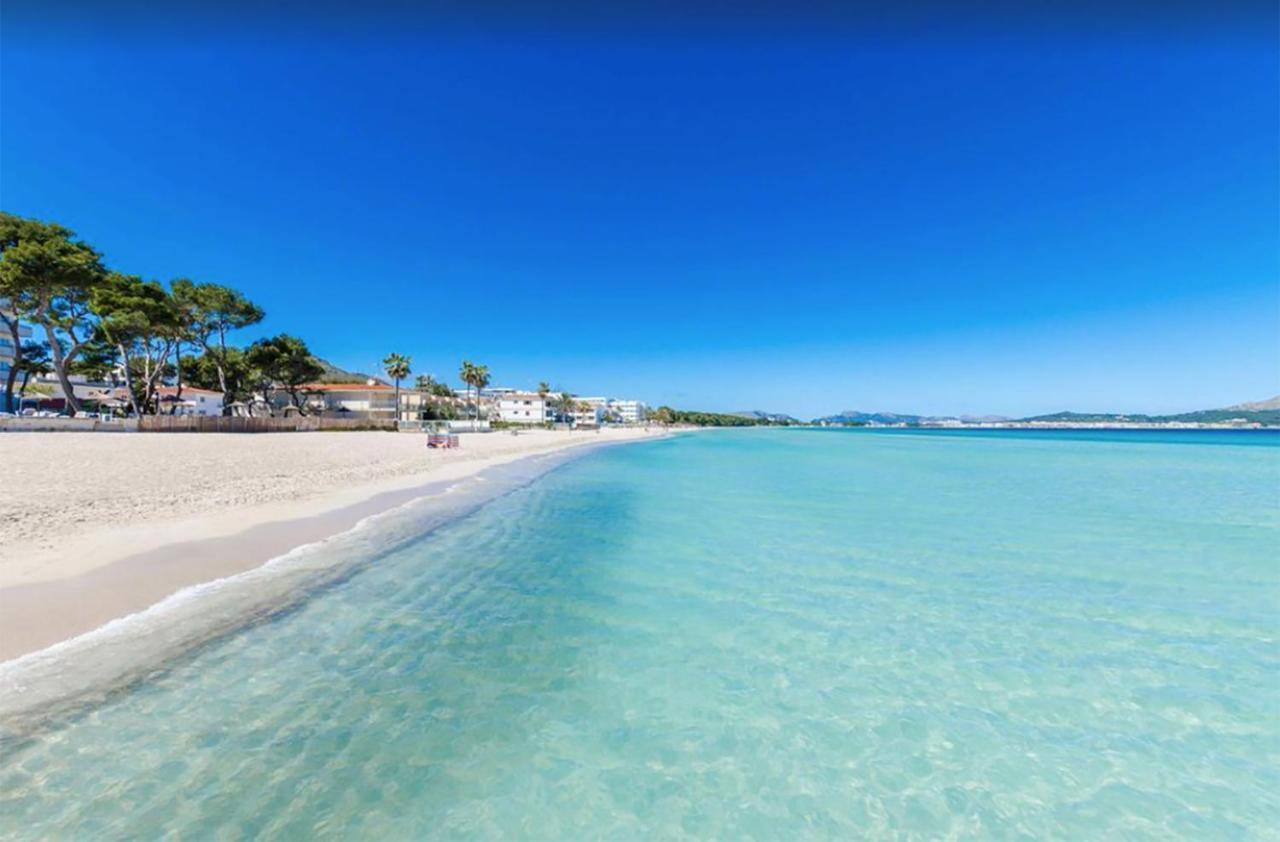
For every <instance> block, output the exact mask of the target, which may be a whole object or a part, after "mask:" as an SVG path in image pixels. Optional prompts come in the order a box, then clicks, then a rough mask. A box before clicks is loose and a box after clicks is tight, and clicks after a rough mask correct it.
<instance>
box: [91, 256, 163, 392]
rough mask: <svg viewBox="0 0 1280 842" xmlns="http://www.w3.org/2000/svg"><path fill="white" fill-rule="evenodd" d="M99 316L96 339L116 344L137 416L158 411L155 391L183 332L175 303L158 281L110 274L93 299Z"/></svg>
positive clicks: (93, 304)
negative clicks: (99, 338) (97, 337)
mask: <svg viewBox="0 0 1280 842" xmlns="http://www.w3.org/2000/svg"><path fill="white" fill-rule="evenodd" d="M90 304H91V307H92V311H93V313H94V314H95V315H97V316H98V323H97V327H96V335H97V336H99V337H101V338H102V339H103V340H105V341H106V342H108V343H110V344H111V345H113V346H114V347H115V349H116V351H117V352H118V353H119V355H120V359H121V360H122V361H123V362H124V382H125V387H126V388H127V389H128V391H129V402H130V404H131V405H132V406H133V411H134V412H135V413H136V414H138V415H141V414H143V413H144V412H158V411H159V401H158V398H157V389H158V388H159V386H160V385H161V380H162V378H163V377H164V375H165V373H166V370H167V361H168V359H169V356H170V354H172V353H173V351H174V348H175V346H176V345H177V342H178V336H179V335H180V333H181V323H180V315H179V313H178V310H177V308H176V306H175V303H174V300H173V298H172V297H171V296H170V295H169V293H168V292H167V291H166V290H165V288H164V287H163V286H161V285H160V284H159V283H158V282H156V281H144V280H143V279H142V278H139V277H138V276H137V275H122V274H120V273H119V272H112V273H110V274H109V275H108V276H107V278H106V280H105V281H104V282H103V283H101V284H99V285H97V286H95V287H94V288H93V291H92V293H91V295H90Z"/></svg>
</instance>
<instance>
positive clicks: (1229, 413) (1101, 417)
mask: <svg viewBox="0 0 1280 842" xmlns="http://www.w3.org/2000/svg"><path fill="white" fill-rule="evenodd" d="M1019 420H1022V421H1050V422H1059V423H1061V422H1067V423H1095V424H1096V423H1106V422H1129V423H1136V424H1161V423H1168V422H1171V421H1176V422H1180V423H1184V424H1220V423H1222V422H1224V421H1248V422H1250V423H1255V424H1266V425H1269V426H1275V425H1280V398H1272V399H1271V400H1268V401H1259V402H1257V403H1253V404H1247V403H1242V404H1237V405H1235V406H1229V407H1226V408H1224V409H1201V410H1198V411H1196V412H1179V413H1177V414H1174V415H1144V414H1141V413H1133V414H1124V413H1118V412H1055V413H1053V414H1051V415H1033V416H1032V417H1030V418H1022V419H1019Z"/></svg>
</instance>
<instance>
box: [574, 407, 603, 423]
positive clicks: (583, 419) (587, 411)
mask: <svg viewBox="0 0 1280 842" xmlns="http://www.w3.org/2000/svg"><path fill="white" fill-rule="evenodd" d="M571 417H572V419H573V426H575V427H599V426H600V425H601V424H603V423H604V420H605V408H604V406H592V405H591V404H589V403H580V404H579V405H578V408H577V409H575V410H574V411H573V413H572V415H571Z"/></svg>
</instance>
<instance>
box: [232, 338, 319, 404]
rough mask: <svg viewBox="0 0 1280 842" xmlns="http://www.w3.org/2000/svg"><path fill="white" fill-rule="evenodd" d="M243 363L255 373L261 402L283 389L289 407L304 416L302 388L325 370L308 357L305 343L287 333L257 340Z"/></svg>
mask: <svg viewBox="0 0 1280 842" xmlns="http://www.w3.org/2000/svg"><path fill="white" fill-rule="evenodd" d="M245 361H246V362H248V364H249V365H250V366H251V367H252V368H253V369H254V370H255V372H256V373H257V377H256V379H257V381H258V385H259V387H260V388H261V389H262V391H263V398H265V399H266V400H268V401H269V400H270V396H271V392H272V390H274V389H277V388H279V389H283V390H284V391H285V392H286V393H288V395H289V402H290V404H292V405H293V406H294V407H296V408H297V409H298V411H299V412H301V413H302V414H303V415H305V414H306V413H307V408H306V398H305V393H306V389H305V388H304V387H305V386H306V385H307V384H308V383H314V382H315V381H316V380H318V379H319V378H320V375H322V374H324V366H322V365H321V364H320V362H319V360H317V359H316V358H315V357H313V356H312V355H311V351H310V350H309V349H308V348H307V343H305V342H303V341H302V340H301V339H299V338H297V337H296V336H290V335H289V334H287V333H281V334H279V335H277V336H272V337H269V338H267V339H259V340H258V341H257V342H254V343H253V344H252V345H250V346H249V350H248V351H247V352H245Z"/></svg>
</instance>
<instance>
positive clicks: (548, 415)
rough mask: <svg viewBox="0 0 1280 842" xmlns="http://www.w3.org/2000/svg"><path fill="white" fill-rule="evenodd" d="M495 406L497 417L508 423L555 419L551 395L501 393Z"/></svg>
mask: <svg viewBox="0 0 1280 842" xmlns="http://www.w3.org/2000/svg"><path fill="white" fill-rule="evenodd" d="M494 408H495V411H496V415H497V418H496V419H495V420H498V421H503V422H506V423H508V424H545V423H547V422H548V421H554V420H555V409H554V407H552V405H551V396H550V395H547V396H546V397H543V396H542V395H539V394H537V393H536V392H507V393H505V394H502V395H499V396H498V397H497V399H496V401H495V404H494Z"/></svg>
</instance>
